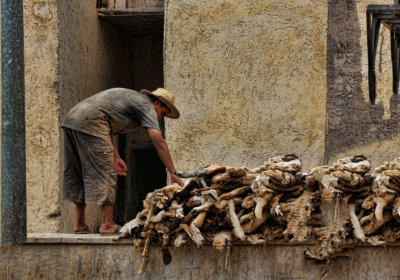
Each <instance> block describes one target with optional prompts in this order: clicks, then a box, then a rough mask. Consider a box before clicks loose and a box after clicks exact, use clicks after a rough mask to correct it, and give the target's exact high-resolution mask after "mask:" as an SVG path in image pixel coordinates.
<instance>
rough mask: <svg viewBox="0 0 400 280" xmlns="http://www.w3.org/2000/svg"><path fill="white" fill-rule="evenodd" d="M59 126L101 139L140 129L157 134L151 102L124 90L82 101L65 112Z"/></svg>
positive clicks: (104, 93) (132, 91) (135, 92)
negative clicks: (65, 114)
mask: <svg viewBox="0 0 400 280" xmlns="http://www.w3.org/2000/svg"><path fill="white" fill-rule="evenodd" d="M61 126H62V127H67V128H70V129H73V130H77V131H80V132H84V133H87V134H90V135H93V136H96V137H100V138H103V139H107V138H110V135H116V134H124V133H129V132H132V131H134V130H135V129H136V128H138V127H140V126H144V127H150V128H154V129H157V130H159V131H160V126H159V123H158V119H157V114H156V111H155V110H154V107H153V103H152V101H151V99H150V98H149V97H148V96H147V95H145V94H142V93H140V92H137V91H134V90H130V89H125V88H112V89H108V90H105V91H102V92H99V93H97V94H95V95H93V96H91V97H89V98H87V99H85V100H83V101H82V102H80V103H78V104H77V105H75V106H74V107H73V108H72V109H71V111H69V113H68V114H67V116H66V118H65V120H64V122H63V124H62V125H61Z"/></svg>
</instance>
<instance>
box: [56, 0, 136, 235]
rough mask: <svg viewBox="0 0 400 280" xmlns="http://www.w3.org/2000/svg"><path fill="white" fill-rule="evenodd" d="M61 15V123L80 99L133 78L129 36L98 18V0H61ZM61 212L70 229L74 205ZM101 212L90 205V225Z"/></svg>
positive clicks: (64, 225) (64, 227)
mask: <svg viewBox="0 0 400 280" xmlns="http://www.w3.org/2000/svg"><path fill="white" fill-rule="evenodd" d="M58 16H59V19H60V50H59V55H60V59H59V63H60V98H61V110H60V116H59V120H58V121H59V122H60V123H61V122H62V120H63V119H64V116H65V115H66V113H67V112H68V111H69V110H70V109H71V108H72V107H73V106H74V105H75V104H77V103H78V102H80V101H82V100H83V99H85V98H87V97H89V96H91V95H93V94H95V93H97V92H100V91H102V90H105V89H107V88H111V87H117V86H118V87H130V86H131V83H132V77H131V71H130V66H131V65H130V63H129V54H130V46H129V41H128V35H127V34H126V33H124V32H121V31H120V30H118V29H117V28H115V27H114V26H113V25H111V24H110V23H108V22H106V21H105V20H101V19H99V18H98V17H97V12H96V1H90V0H84V1H82V0H73V1H59V14H58ZM61 153H62V149H61ZM60 157H61V158H62V154H61V156H60ZM60 176H62V172H61V173H60ZM61 187H62V185H61V184H60V190H61ZM61 214H62V216H61V220H62V225H61V230H62V231H63V232H71V231H72V227H73V225H74V219H75V208H74V205H73V204H72V203H62V212H61ZM99 215H100V207H99V206H97V205H88V207H87V214H86V218H87V222H88V224H89V225H90V226H93V227H96V225H98V224H99V221H98V219H99V218H100V216H99Z"/></svg>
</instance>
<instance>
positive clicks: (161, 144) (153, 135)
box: [147, 127, 183, 186]
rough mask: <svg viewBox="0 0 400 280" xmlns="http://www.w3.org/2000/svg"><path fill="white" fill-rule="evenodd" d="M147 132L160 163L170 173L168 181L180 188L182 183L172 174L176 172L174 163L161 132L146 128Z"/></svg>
mask: <svg viewBox="0 0 400 280" xmlns="http://www.w3.org/2000/svg"><path fill="white" fill-rule="evenodd" d="M147 132H148V133H149V136H150V139H151V141H152V142H153V145H154V147H155V148H156V151H157V153H158V155H159V157H160V158H161V160H162V162H163V163H164V165H165V167H166V168H167V170H168V171H169V173H170V181H171V184H173V183H177V184H179V185H180V186H183V181H182V180H181V179H180V178H179V177H178V176H176V175H175V174H174V172H176V169H175V166H174V163H173V162H172V157H171V154H170V152H169V149H168V145H167V143H166V142H165V140H164V137H163V136H162V134H161V132H160V131H158V130H157V129H154V128H150V127H148V128H147Z"/></svg>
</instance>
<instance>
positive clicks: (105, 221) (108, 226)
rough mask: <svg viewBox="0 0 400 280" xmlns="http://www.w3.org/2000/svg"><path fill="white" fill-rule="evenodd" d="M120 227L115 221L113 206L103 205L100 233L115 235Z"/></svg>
mask: <svg viewBox="0 0 400 280" xmlns="http://www.w3.org/2000/svg"><path fill="white" fill-rule="evenodd" d="M117 228H118V225H117V224H116V223H114V220H113V206H111V205H103V206H102V211H101V224H100V229H99V231H100V233H113V232H114V231H116V230H117Z"/></svg>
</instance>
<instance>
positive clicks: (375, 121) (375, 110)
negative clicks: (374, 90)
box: [324, 0, 400, 163]
mask: <svg viewBox="0 0 400 280" xmlns="http://www.w3.org/2000/svg"><path fill="white" fill-rule="evenodd" d="M360 37H361V29H360V19H359V18H358V14H357V6H356V1H355V0H345V1H343V0H330V1H329V4H328V30H327V64H326V65H327V66H326V67H327V69H326V70H327V87H328V94H327V105H326V106H327V108H326V110H327V117H328V118H327V119H328V122H327V129H326V137H325V144H326V145H325V146H326V150H325V159H324V161H325V163H327V162H328V161H329V159H330V158H332V157H333V156H335V155H336V154H339V153H342V152H345V151H346V150H348V149H351V148H355V147H360V146H364V145H367V144H370V143H372V142H377V141H382V140H387V139H390V138H391V137H392V136H395V135H397V134H398V133H399V123H400V112H399V110H400V97H399V96H398V95H393V96H392V97H391V100H390V112H391V117H390V119H383V114H384V108H383V106H382V104H378V105H371V104H370V103H369V102H366V101H365V98H364V94H363V92H362V90H361V82H362V74H361V73H362V69H361V55H362V49H361V45H360Z"/></svg>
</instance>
